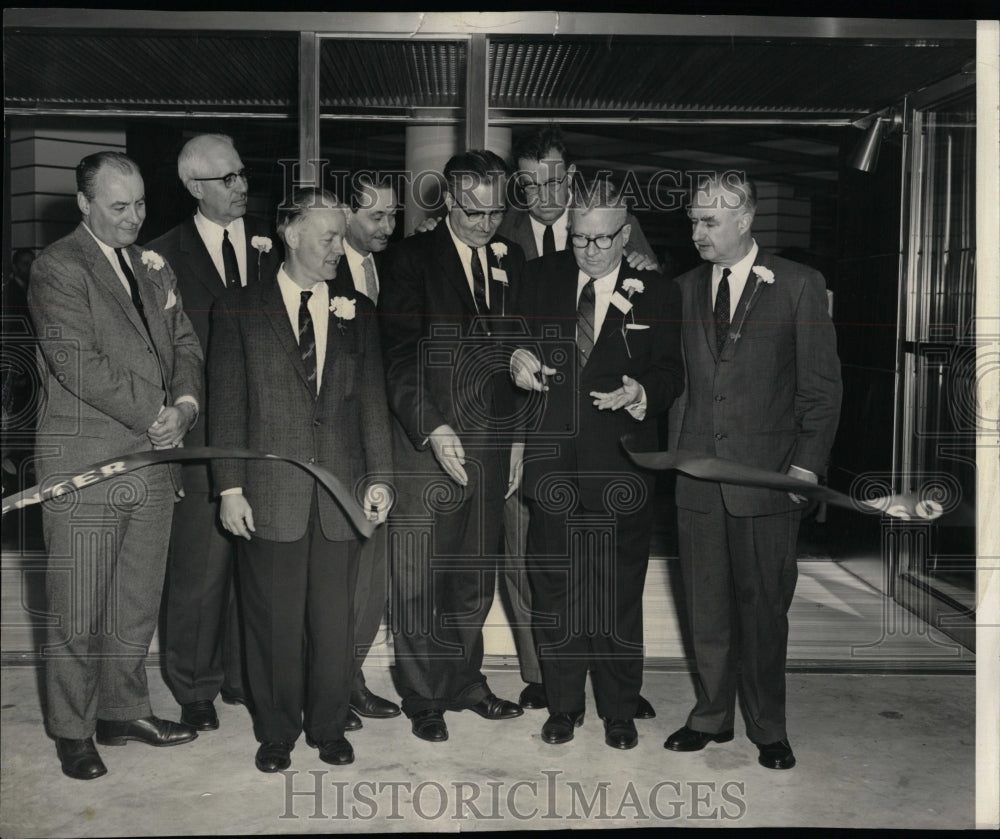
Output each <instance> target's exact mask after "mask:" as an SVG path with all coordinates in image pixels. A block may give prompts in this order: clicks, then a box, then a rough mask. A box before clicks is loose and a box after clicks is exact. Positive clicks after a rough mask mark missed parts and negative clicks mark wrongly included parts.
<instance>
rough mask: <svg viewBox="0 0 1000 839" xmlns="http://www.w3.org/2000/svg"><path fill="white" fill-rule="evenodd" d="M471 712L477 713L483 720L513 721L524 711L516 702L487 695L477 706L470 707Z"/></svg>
mask: <svg viewBox="0 0 1000 839" xmlns="http://www.w3.org/2000/svg"><path fill="white" fill-rule="evenodd" d="M469 710H470V711H475V712H476V713H477V714H479V716H481V717H482V718H483V719H487V720H511V719H513V718H514V717H519V716H521V714H523V713H524V711H522V710H521V706H520V705H517V704H516V703H514V702H508V701H507V700H506V699H501V698H500V697H499V696H496V695H495V694H492V693H490V694H487V695H486V696H484V697H483V698H482V699H480V700H479V701H478V702H477V703H476V704H475V705H470V706H469Z"/></svg>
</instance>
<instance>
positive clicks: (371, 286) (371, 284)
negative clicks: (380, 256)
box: [361, 254, 378, 303]
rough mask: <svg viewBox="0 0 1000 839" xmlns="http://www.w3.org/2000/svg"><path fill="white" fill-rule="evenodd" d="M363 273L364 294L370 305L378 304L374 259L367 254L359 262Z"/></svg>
mask: <svg viewBox="0 0 1000 839" xmlns="http://www.w3.org/2000/svg"><path fill="white" fill-rule="evenodd" d="M361 267H362V269H364V272H365V294H366V295H367V297H368V299H369V300H371V301H372V303H378V280H377V279H375V258H374V257H373V256H372V255H371V254H368V255H367V256H366V257H365V258H364V259H362V260H361Z"/></svg>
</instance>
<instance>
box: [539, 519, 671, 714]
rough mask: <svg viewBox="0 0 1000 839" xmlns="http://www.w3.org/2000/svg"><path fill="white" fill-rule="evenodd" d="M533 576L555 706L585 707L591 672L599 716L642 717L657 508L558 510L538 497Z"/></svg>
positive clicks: (541, 658) (548, 685)
mask: <svg viewBox="0 0 1000 839" xmlns="http://www.w3.org/2000/svg"><path fill="white" fill-rule="evenodd" d="M530 508H531V522H530V524H529V525H528V573H529V575H530V578H531V592H532V605H533V608H534V613H535V624H534V629H535V640H536V642H537V644H538V659H539V662H540V663H541V667H542V675H543V682H544V684H545V692H546V694H547V695H548V700H549V710H550V711H551V712H553V713H555V712H559V711H580V710H583V708H584V707H585V704H586V699H585V690H586V681H587V670H588V669H589V670H590V674H591V680H592V682H593V686H594V699H595V701H596V704H597V713H598V714H599V715H600V716H602V717H607V718H613V719H632V718H633V717H634V716H635V710H636V702H637V701H638V698H639V690H640V689H641V688H642V663H643V646H642V591H643V587H644V586H645V581H646V567H647V566H648V564H649V538H650V528H651V523H652V518H651V516H652V511H651V508H650V505H649V504H648V503H647V504H646V505H645V506H644V507H643V508H642V509H641V510H639V511H637V512H631V513H627V514H617V515H614V516H612V515H611V514H609V513H605V512H593V511H589V510H584V509H582V508H578V509H577V510H576V511H575V513H574V514H573V515H567V514H566V513H564V512H563V513H554V512H552V511H551V510H550V509H546V508H545V507H543V506H542V505H540V504H538V503H537V502H535V501H533V502H532V503H531V505H530Z"/></svg>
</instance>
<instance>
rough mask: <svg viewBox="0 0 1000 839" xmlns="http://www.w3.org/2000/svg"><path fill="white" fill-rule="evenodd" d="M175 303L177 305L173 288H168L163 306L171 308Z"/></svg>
mask: <svg viewBox="0 0 1000 839" xmlns="http://www.w3.org/2000/svg"><path fill="white" fill-rule="evenodd" d="M176 305H177V295H176V294H174V290H173V289H170V291H168V292H167V305H166V306H164V307H163V308H164V309H172V308H173V307H174V306H176Z"/></svg>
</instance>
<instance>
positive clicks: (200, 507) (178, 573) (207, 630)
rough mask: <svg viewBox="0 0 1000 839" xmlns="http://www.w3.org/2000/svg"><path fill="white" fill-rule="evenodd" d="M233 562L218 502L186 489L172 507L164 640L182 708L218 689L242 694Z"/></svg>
mask: <svg viewBox="0 0 1000 839" xmlns="http://www.w3.org/2000/svg"><path fill="white" fill-rule="evenodd" d="M196 468H204V467H200V466H199V467H196ZM187 472H188V470H187V468H185V476H186V475H187ZM185 483H186V484H189V483H190V482H188V481H185ZM234 558H235V550H234V546H233V543H232V540H231V538H230V537H229V535H228V534H227V533H226V532H225V531H224V530H222V528H221V526H220V525H219V504H218V501H217V500H216V499H215V498H213V497H212V496H211V495H210V494H209V493H208V492H206V491H198V490H191V489H189V490H188V491H187V494H186V495H185V496H184V498H182V499H181V500H180V501H178V502H177V503H176V504H175V505H174V522H173V526H172V528H171V531H170V559H169V561H168V564H167V604H166V610H167V611H166V637H165V639H164V641H165V643H164V647H165V654H166V671H167V680H168V683H169V685H170V688H171V690H172V691H173V694H174V697H175V698H176V699H177V701H178V702H180V703H182V704H183V703H186V702H194V701H195V700H199V699H209V700H212V699H215V697H216V696H218V694H219V689H220V688H221V689H223V690H224V691H225V692H226V693H228V694H235V695H237V696H242V695H244V694H245V692H246V691H245V688H244V685H243V664H242V661H241V658H242V650H241V648H242V643H241V640H240V624H239V617H238V612H239V610H238V607H237V599H236V591H235V585H234V581H233V571H234Z"/></svg>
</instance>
